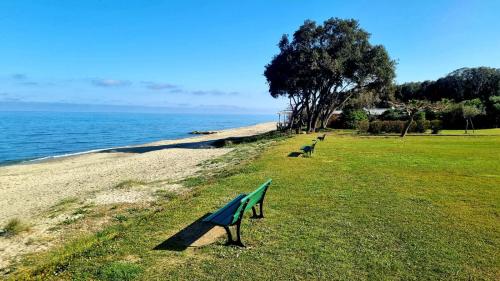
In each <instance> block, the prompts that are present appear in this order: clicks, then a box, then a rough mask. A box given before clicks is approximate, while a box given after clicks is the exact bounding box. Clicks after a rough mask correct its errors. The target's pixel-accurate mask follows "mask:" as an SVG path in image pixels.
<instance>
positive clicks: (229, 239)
mask: <svg viewBox="0 0 500 281" xmlns="http://www.w3.org/2000/svg"><path fill="white" fill-rule="evenodd" d="M240 228H241V222H238V223H236V240H233V235H232V234H231V229H230V228H229V226H224V229H225V230H226V233H227V242H226V245H227V246H229V245H235V246H240V247H245V245H243V243H242V242H241V232H240Z"/></svg>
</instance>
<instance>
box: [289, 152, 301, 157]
mask: <svg viewBox="0 0 500 281" xmlns="http://www.w3.org/2000/svg"><path fill="white" fill-rule="evenodd" d="M302 154H303V153H302V152H297V151H294V152H290V153H289V154H288V157H299V156H300V155H302Z"/></svg>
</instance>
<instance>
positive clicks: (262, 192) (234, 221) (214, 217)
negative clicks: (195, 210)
mask: <svg viewBox="0 0 500 281" xmlns="http://www.w3.org/2000/svg"><path fill="white" fill-rule="evenodd" d="M271 182H272V180H271V179H270V180H268V181H266V182H265V183H264V184H262V185H261V186H260V187H259V188H257V189H256V190H254V191H253V192H252V193H250V194H248V195H247V194H240V195H238V196H237V197H236V198H234V199H233V200H231V202H229V203H227V204H226V206H224V207H222V208H220V209H219V210H217V211H216V212H215V213H213V214H211V215H209V216H208V217H206V218H204V219H203V221H204V222H210V223H213V224H215V225H219V226H222V227H224V229H225V230H226V232H227V243H226V245H237V246H241V247H245V245H243V243H242V242H241V234H240V228H241V220H242V219H243V215H244V214H245V212H246V211H248V210H250V209H252V212H253V217H254V218H263V217H264V213H263V204H264V197H265V196H266V191H267V189H268V188H269V185H270V184H271ZM257 204H258V205H259V214H257V211H256V210H255V206H256V205H257ZM230 226H236V237H237V238H236V240H233V236H232V234H231V229H230V228H229V227H230Z"/></svg>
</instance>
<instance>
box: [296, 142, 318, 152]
mask: <svg viewBox="0 0 500 281" xmlns="http://www.w3.org/2000/svg"><path fill="white" fill-rule="evenodd" d="M315 146H316V140H313V143H312V144H311V145H303V146H302V147H301V148H300V150H302V152H303V153H304V155H309V156H312V154H313V153H314V147H315Z"/></svg>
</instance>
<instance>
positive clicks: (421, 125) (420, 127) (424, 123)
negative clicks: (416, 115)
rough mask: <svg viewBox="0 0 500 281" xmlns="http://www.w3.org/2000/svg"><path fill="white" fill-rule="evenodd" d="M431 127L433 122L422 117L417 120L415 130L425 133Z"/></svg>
mask: <svg viewBox="0 0 500 281" xmlns="http://www.w3.org/2000/svg"><path fill="white" fill-rule="evenodd" d="M430 127H431V122H430V121H429V120H425V119H423V120H422V119H420V120H417V122H416V125H415V130H414V132H417V133H425V132H426V131H427V130H428V129H429V128H430Z"/></svg>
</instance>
